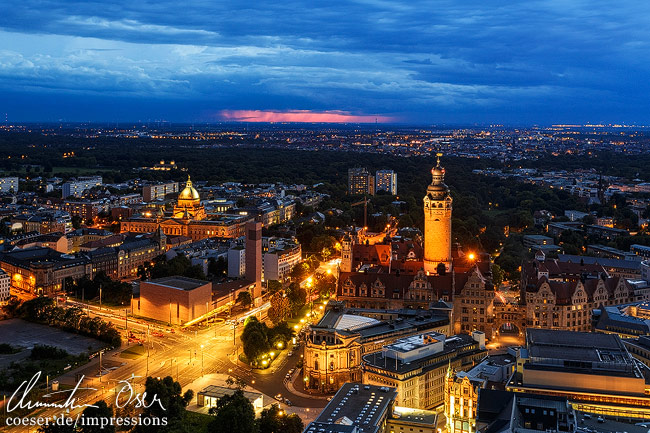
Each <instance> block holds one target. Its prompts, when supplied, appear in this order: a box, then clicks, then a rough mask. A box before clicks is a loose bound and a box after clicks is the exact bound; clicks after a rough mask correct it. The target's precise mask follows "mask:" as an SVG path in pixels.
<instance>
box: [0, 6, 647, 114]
mask: <svg viewBox="0 0 650 433" xmlns="http://www.w3.org/2000/svg"><path fill="white" fill-rule="evenodd" d="M6 3H8V4H7V6H6V7H4V8H3V9H4V11H3V14H2V16H1V17H0V112H7V113H9V118H13V119H20V120H54V119H60V118H63V119H66V120H146V119H162V118H164V119H168V120H173V121H212V120H215V119H214V113H216V112H222V113H237V112H240V113H241V112H243V110H250V111H251V112H252V113H253V115H254V117H255V118H261V117H264V116H266V117H265V118H268V119H272V118H274V116H279V115H280V113H288V115H291V116H293V117H292V118H294V119H308V118H310V117H308V115H307V113H312V114H311V115H313V114H318V115H320V116H321V118H323V117H322V116H326V115H327V116H335V115H339V116H358V117H354V118H358V119H369V120H371V121H373V122H374V119H375V117H376V118H378V119H382V120H385V121H390V120H395V119H399V120H401V121H406V122H413V123H419V122H422V123H442V122H456V123H465V122H472V123H473V122H499V123H511V124H517V123H552V122H587V121H605V122H635V123H644V124H648V123H650V122H649V121H648V118H647V117H648V114H647V113H650V110H649V109H650V102H649V101H650V100H649V98H647V96H646V95H647V94H648V90H649V85H648V80H647V77H648V75H649V74H648V73H649V72H650V67H649V62H650V61H649V60H648V59H650V56H649V54H650V52H649V51H650V28H649V27H648V26H647V23H648V22H649V21H650V4H648V5H646V4H645V3H643V2H633V1H627V0H622V1H620V2H616V4H613V3H611V2H605V1H600V0H592V1H586V0H583V1H581V0H575V1H571V2H566V1H559V0H545V1H543V0H529V1H527V2H510V3H511V4H507V6H506V5H504V4H498V3H497V2H486V1H484V0H473V1H472V0H468V1H463V2H459V1H452V0H438V1H430V0H426V1H417V0H409V1H400V2H389V1H385V0H357V1H343V0H332V1H330V2H326V3H324V4H323V5H320V6H318V5H317V6H314V4H313V3H315V2H305V1H296V0H285V1H283V2H278V1H270V0H269V1H263V0H262V1H256V2H248V3H242V2H237V1H223V2H215V1H213V0H191V1H188V2H183V3H182V4H181V3H178V2H172V1H169V0H160V1H157V2H148V1H137V2H134V1H126V0H122V1H111V2H108V1H106V2H103V1H100V0H95V1H91V2H88V1H62V0H60V1H54V0H43V1H37V0H8V2H6ZM316 3H318V2H316ZM243 4H248V6H247V7H244V6H242V5H243ZM223 110H226V111H223ZM304 110H309V111H304ZM254 113H258V114H257V115H255V114H254ZM249 114H250V113H249ZM243 117H246V116H243ZM230 118H233V117H230ZM314 118H317V117H314ZM328 118H333V119H335V118H336V117H328ZM344 118H345V119H347V117H341V119H344ZM352 118H353V117H350V119H352ZM358 121H361V120H358ZM379 121H381V120H379Z"/></svg>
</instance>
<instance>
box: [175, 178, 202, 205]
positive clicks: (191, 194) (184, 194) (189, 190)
mask: <svg viewBox="0 0 650 433" xmlns="http://www.w3.org/2000/svg"><path fill="white" fill-rule="evenodd" d="M178 200H179V201H180V200H190V201H201V198H200V197H199V192H198V191H197V190H196V189H195V188H194V187H193V186H192V181H191V180H190V177H189V176H187V184H186V185H185V189H183V191H181V193H180V195H179V196H178Z"/></svg>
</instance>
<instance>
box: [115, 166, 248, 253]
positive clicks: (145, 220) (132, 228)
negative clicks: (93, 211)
mask: <svg viewBox="0 0 650 433" xmlns="http://www.w3.org/2000/svg"><path fill="white" fill-rule="evenodd" d="M249 220H250V218H249V217H247V216H240V215H231V216H226V215H219V216H218V217H211V218H208V216H207V215H206V212H205V208H204V206H203V205H202V204H201V199H200V197H199V193H198V191H197V190H196V189H195V188H194V187H193V186H192V182H191V180H190V179H189V178H188V180H187V185H186V186H185V188H184V189H183V191H181V193H180V194H179V196H178V200H177V202H176V205H175V206H174V211H173V214H172V215H171V217H165V216H164V215H162V214H159V215H156V216H155V217H154V216H151V217H147V216H136V217H131V218H128V219H126V220H123V221H122V222H121V225H120V230H121V231H122V232H134V233H153V232H155V231H156V230H158V228H159V227H160V229H161V230H162V231H163V233H165V235H167V236H185V237H188V238H190V239H191V240H193V241H197V240H201V239H205V238H209V237H223V238H238V237H240V236H242V235H243V234H244V225H245V224H246V222H247V221H249Z"/></svg>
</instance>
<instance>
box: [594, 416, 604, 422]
mask: <svg viewBox="0 0 650 433" xmlns="http://www.w3.org/2000/svg"><path fill="white" fill-rule="evenodd" d="M596 421H598V422H599V423H604V422H605V418H603V417H602V416H599V417H598V418H596Z"/></svg>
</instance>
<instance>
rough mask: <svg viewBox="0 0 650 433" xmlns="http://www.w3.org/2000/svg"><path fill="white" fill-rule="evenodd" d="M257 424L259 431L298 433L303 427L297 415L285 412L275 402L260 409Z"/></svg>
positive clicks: (263, 432) (266, 432) (260, 432)
mask: <svg viewBox="0 0 650 433" xmlns="http://www.w3.org/2000/svg"><path fill="white" fill-rule="evenodd" d="M258 425H259V433H300V432H302V430H303V428H304V425H303V423H302V420H301V419H300V417H299V416H298V415H296V414H295V413H292V414H287V413H286V412H285V411H283V410H282V409H280V408H279V407H278V405H277V404H274V405H272V406H271V407H269V408H267V409H264V410H263V411H262V413H261V414H260V419H259V420H258Z"/></svg>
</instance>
